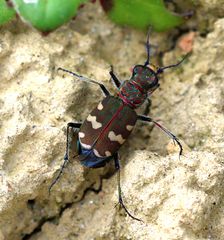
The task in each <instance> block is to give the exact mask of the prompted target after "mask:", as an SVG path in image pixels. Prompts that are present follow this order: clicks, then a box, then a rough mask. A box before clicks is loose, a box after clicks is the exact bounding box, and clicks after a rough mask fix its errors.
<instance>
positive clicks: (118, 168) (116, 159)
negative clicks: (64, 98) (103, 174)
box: [114, 153, 143, 222]
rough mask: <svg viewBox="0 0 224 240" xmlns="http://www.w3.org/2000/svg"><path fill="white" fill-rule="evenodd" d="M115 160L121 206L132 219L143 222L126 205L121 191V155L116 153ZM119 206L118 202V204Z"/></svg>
mask: <svg viewBox="0 0 224 240" xmlns="http://www.w3.org/2000/svg"><path fill="white" fill-rule="evenodd" d="M114 162H115V168H116V170H117V187H118V200H119V204H120V206H121V207H122V208H123V209H124V210H125V212H126V213H127V214H128V216H129V217H131V218H132V219H134V220H136V221H139V222H143V221H142V220H141V219H139V218H136V217H134V216H133V215H132V214H131V213H130V212H129V211H128V209H127V208H126V206H125V205H124V202H123V199H122V191H121V182H120V163H119V157H118V153H116V154H115V155H114ZM116 206H117V204H116Z"/></svg>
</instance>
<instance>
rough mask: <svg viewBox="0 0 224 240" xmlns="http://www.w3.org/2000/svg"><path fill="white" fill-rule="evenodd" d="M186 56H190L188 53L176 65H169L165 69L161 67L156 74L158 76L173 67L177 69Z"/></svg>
mask: <svg viewBox="0 0 224 240" xmlns="http://www.w3.org/2000/svg"><path fill="white" fill-rule="evenodd" d="M188 56H190V53H187V54H186V55H185V56H184V57H183V58H182V60H180V61H179V62H178V63H176V64H171V65H169V66H165V67H161V68H159V69H158V70H157V72H156V74H160V73H162V72H163V71H164V70H165V69H167V68H173V67H178V66H179V65H180V64H181V63H182V62H183V61H184V60H185V59H186V58H187V57H188Z"/></svg>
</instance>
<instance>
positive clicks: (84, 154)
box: [49, 33, 188, 221]
mask: <svg viewBox="0 0 224 240" xmlns="http://www.w3.org/2000/svg"><path fill="white" fill-rule="evenodd" d="M146 49H147V60H146V62H145V63H144V64H143V65H141V64H139V65H135V66H134V68H133V70H132V76H131V78H130V80H128V81H124V82H121V81H120V80H119V79H118V78H117V76H116V75H115V73H114V71H113V67H112V66H111V70H110V72H109V73H110V76H111V80H112V82H113V83H114V85H115V86H116V88H117V90H118V93H117V94H116V96H112V95H111V94H110V92H109V91H108V89H107V88H106V87H105V86H104V85H103V84H101V83H99V82H96V81H94V80H92V79H89V78H87V77H83V76H81V75H79V74H77V73H74V72H71V71H69V70H66V69H63V68H58V70H61V71H64V72H66V73H69V74H71V75H73V76H75V77H76V78H78V79H79V80H81V81H85V82H88V83H92V84H96V85H98V86H99V87H100V88H101V90H102V92H103V95H104V97H105V98H104V99H103V100H102V101H101V102H100V103H99V104H98V106H97V107H96V108H95V109H93V111H92V112H91V113H90V114H89V116H88V117H87V118H86V120H85V121H84V122H69V123H68V124H67V133H66V136H67V140H66V151H65V156H64V162H63V164H62V166H61V169H60V172H59V174H58V175H57V177H56V178H55V180H54V181H53V182H52V184H51V185H50V187H49V192H50V190H51V188H52V187H53V185H54V184H55V183H56V182H57V181H58V180H59V178H60V176H61V174H62V172H63V169H64V168H65V166H66V165H67V163H68V162H69V157H68V152H69V130H70V129H73V130H74V131H76V132H78V137H77V139H78V140H77V150H78V155H77V157H78V158H79V161H80V163H81V164H82V165H83V166H85V167H89V168H100V167H103V166H105V164H106V163H107V162H108V161H110V160H111V159H113V160H114V163H115V169H116V170H117V185H118V201H119V204H120V206H121V207H123V208H124V210H125V212H126V213H127V214H128V215H129V216H130V217H131V218H132V219H134V220H137V221H142V220H141V219H139V218H137V217H134V216H133V215H132V214H131V213H130V212H129V211H128V209H127V207H126V206H125V204H124V202H123V198H122V191H121V184H120V163H119V156H118V150H119V149H120V147H121V146H122V144H123V143H124V142H125V141H126V139H127V138H128V136H129V135H130V133H131V132H132V130H133V128H134V126H135V124H136V122H137V121H138V120H140V121H143V122H147V123H153V124H154V125H155V126H157V127H159V128H160V129H161V130H162V131H164V132H165V133H166V134H167V135H168V136H169V137H170V138H171V139H173V141H174V143H177V144H178V146H179V149H180V151H179V156H180V155H181V154H182V151H183V148H182V145H181V143H180V142H179V140H178V138H177V137H176V136H175V135H174V134H173V133H171V132H170V131H169V130H167V129H166V128H165V127H163V126H161V125H160V124H159V123H158V122H156V121H154V120H153V119H152V118H150V117H148V116H144V115H137V113H136V111H135V109H136V108H138V107H139V106H141V105H142V104H143V103H144V102H145V101H146V100H147V99H148V98H149V97H150V96H151V94H152V93H153V92H154V91H155V90H156V89H157V88H158V87H159V75H160V74H161V73H163V71H164V70H165V69H168V68H173V67H177V66H179V65H180V64H181V63H182V62H183V61H184V59H185V58H186V57H187V56H188V54H187V55H185V56H184V58H183V59H182V60H181V61H179V62H178V63H176V64H172V65H169V66H165V67H155V66H153V65H151V64H150V44H149V33H148V36H147V42H146Z"/></svg>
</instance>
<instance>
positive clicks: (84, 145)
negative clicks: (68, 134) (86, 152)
mask: <svg viewBox="0 0 224 240" xmlns="http://www.w3.org/2000/svg"><path fill="white" fill-rule="evenodd" d="M80 143H81V145H82V147H83V148H85V149H91V148H92V146H91V145H88V144H85V143H82V142H81V141H80Z"/></svg>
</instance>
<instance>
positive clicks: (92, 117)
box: [86, 115, 102, 129]
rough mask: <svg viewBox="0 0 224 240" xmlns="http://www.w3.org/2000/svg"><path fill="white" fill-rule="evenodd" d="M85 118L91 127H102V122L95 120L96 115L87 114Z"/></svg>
mask: <svg viewBox="0 0 224 240" xmlns="http://www.w3.org/2000/svg"><path fill="white" fill-rule="evenodd" d="M86 120H87V121H89V122H91V123H92V128H93V129H98V128H101V127H102V123H100V122H97V121H96V116H91V115H89V116H88V117H87V119H86Z"/></svg>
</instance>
